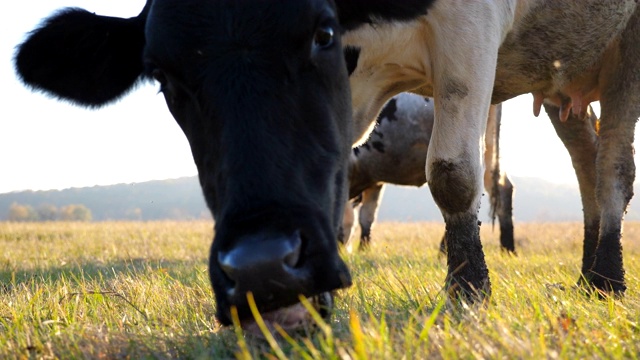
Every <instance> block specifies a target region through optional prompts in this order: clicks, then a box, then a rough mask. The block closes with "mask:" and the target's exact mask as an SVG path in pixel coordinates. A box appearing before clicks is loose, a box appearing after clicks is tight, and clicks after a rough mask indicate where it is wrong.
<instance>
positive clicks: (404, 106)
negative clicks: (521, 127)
mask: <svg viewBox="0 0 640 360" xmlns="http://www.w3.org/2000/svg"><path fill="white" fill-rule="evenodd" d="M501 109H502V107H501V106H500V105H497V106H492V107H491V110H490V112H489V117H488V119H487V133H486V135H485V138H484V146H485V150H484V159H485V171H484V188H485V191H486V192H487V194H488V195H489V202H490V204H491V209H490V215H491V218H492V219H494V220H495V218H496V217H497V218H498V222H499V224H500V244H501V248H502V249H503V250H506V251H508V252H515V246H514V234H513V216H512V196H513V184H512V183H511V181H510V180H509V178H508V177H507V175H506V174H505V173H504V172H502V171H501V170H500V158H499V153H498V151H499V127H500V119H501ZM433 110H434V108H433V100H432V99H430V98H424V97H422V96H418V95H414V94H411V93H402V94H399V95H396V96H394V97H393V98H391V100H389V102H387V104H385V106H384V108H383V109H382V111H381V112H380V115H379V116H378V119H377V121H376V126H375V128H374V130H373V132H372V133H371V134H370V136H369V139H368V140H367V142H365V143H364V144H362V145H360V146H358V147H356V148H354V149H353V154H352V155H351V158H350V159H349V198H350V199H351V206H349V205H347V210H348V211H351V212H353V211H352V210H351V209H350V208H354V207H357V208H358V209H359V211H358V223H359V225H360V229H361V231H360V245H359V247H360V249H364V248H366V247H367V246H368V245H369V242H370V240H371V227H372V225H373V223H374V222H375V218H376V215H377V211H378V206H379V204H380V202H381V200H382V193H383V191H384V184H395V185H405V186H417V187H420V186H422V185H424V184H425V183H426V181H427V179H426V176H425V171H424V165H425V159H426V157H427V148H428V147H429V141H430V138H431V131H432V129H433V120H434V111H433ZM350 223H353V214H348V215H347V216H346V218H345V222H344V224H343V227H344V242H345V243H348V242H349V240H350V237H351V236H350V235H351V226H350Z"/></svg>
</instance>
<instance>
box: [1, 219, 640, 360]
mask: <svg viewBox="0 0 640 360" xmlns="http://www.w3.org/2000/svg"><path fill="white" fill-rule="evenodd" d="M581 227H582V225H581V224H579V223H566V224H528V223H517V224H516V230H515V231H516V240H517V244H516V246H517V251H518V256H517V257H513V256H508V255H504V254H502V253H501V252H500V250H499V245H498V231H497V229H496V231H492V230H491V225H490V224H485V225H483V226H482V230H481V231H482V236H483V243H484V249H485V252H486V259H487V263H488V266H489V269H490V275H491V281H492V284H493V295H492V297H491V300H490V301H489V302H488V304H486V306H484V307H483V306H478V307H472V308H470V309H467V310H465V311H459V312H454V311H452V310H451V309H449V308H447V307H446V306H443V305H444V302H443V299H444V292H443V291H442V285H443V281H444V278H445V274H446V264H445V259H444V258H443V257H442V256H439V255H438V243H439V241H440V237H441V235H442V231H443V229H444V227H443V225H441V224H436V223H406V224H405V223H380V224H377V226H376V227H375V228H374V233H373V235H374V239H373V244H372V248H371V249H370V251H369V252H368V253H366V254H357V253H356V254H345V258H346V261H347V263H348V265H349V266H350V269H351V271H352V274H353V278H354V286H352V287H351V288H350V289H348V290H343V291H340V292H339V293H338V294H337V297H336V306H337V308H336V309H335V314H334V316H333V317H332V319H331V320H330V321H329V323H328V325H323V324H321V325H319V326H318V327H317V330H314V331H311V332H308V333H306V334H304V333H300V334H292V335H291V337H285V338H282V337H281V338H279V339H278V340H277V341H276V343H271V344H269V343H268V342H266V341H264V340H261V339H256V338H254V337H251V336H243V335H242V334H241V333H240V331H239V330H238V329H234V328H233V327H226V328H222V327H220V325H219V324H218V323H217V322H216V321H215V320H214V311H215V310H214V301H213V293H212V290H211V288H210V285H209V279H208V273H207V258H208V252H209V247H210V241H211V240H210V239H211V237H212V235H213V230H212V224H211V223H210V222H150V223H133V222H131V223H129V222H104V223H30V224H27V223H0V358H2V359H15V358H17V359H28V358H29V359H30V358H34V359H35V358H41V359H53V358H73V359H75V358H91V359H114V358H115V359H119V358H123V359H127V358H131V359H140V358H160V359H165V358H188V359H208V358H214V359H227V358H236V357H237V358H250V357H253V358H267V359H276V358H293V359H316V358H317V359H368V358H371V359H403V358H404V359H424V358H429V359H431V358H433V359H457V358H465V359H469V358H487V359H505V358H506V359H511V358H518V359H545V358H546V359H555V358H561V359H627V358H629V359H637V358H638V357H639V356H640V355H638V354H639V353H640V296H639V295H640V281H639V275H638V274H640V224H638V223H627V224H625V232H624V243H623V245H624V250H625V254H624V255H625V256H624V261H625V265H626V270H627V279H628V291H627V294H626V296H625V297H624V298H623V299H622V300H612V299H608V300H599V299H597V298H596V297H593V296H588V295H585V294H584V293H582V292H580V291H578V290H576V289H575V288H574V287H573V284H574V283H575V282H576V280H577V279H578V274H579V269H580V261H581V252H582V244H581V234H582V230H581Z"/></svg>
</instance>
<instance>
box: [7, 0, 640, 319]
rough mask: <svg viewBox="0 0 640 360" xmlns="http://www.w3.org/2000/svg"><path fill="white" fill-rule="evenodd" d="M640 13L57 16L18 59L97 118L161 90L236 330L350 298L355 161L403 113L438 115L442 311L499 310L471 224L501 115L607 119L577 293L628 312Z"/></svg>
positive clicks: (264, 4)
mask: <svg viewBox="0 0 640 360" xmlns="http://www.w3.org/2000/svg"><path fill="white" fill-rule="evenodd" d="M636 7H637V4H636V1H635V0H611V1H601V0H581V1H576V0H499V1H498V0H493V1H466V0H403V1H397V0H336V1H331V0H279V1H260V0H253V1H252V0H219V1H214V0H206V1H205V0H148V2H147V4H146V5H145V7H144V10H143V11H142V12H141V13H140V14H139V15H138V16H136V17H134V18H131V19H121V18H112V17H102V16H99V15H95V14H92V13H90V12H87V11H83V10H78V9H75V10H65V11H63V12H60V13H58V14H56V15H54V16H53V17H51V18H49V19H48V20H47V21H45V23H43V25H42V26H41V27H40V28H39V29H37V30H36V31H35V32H33V33H31V34H30V36H29V38H28V39H27V40H26V42H25V43H23V44H22V45H21V46H20V48H19V52H18V53H17V55H16V68H17V71H18V73H19V74H20V76H21V78H22V79H23V81H24V82H25V83H26V84H28V85H30V86H31V87H33V88H35V89H37V90H41V91H44V92H48V93H52V94H54V95H56V96H58V97H60V98H64V99H69V100H71V101H73V102H75V103H77V104H80V105H83V106H88V107H98V106H101V105H104V104H106V103H109V102H112V101H113V100H115V99H117V98H119V97H121V96H123V95H124V94H125V93H126V92H127V91H129V90H130V89H131V88H132V87H133V86H134V85H135V84H136V83H137V82H138V81H139V80H140V79H150V78H155V79H156V80H157V81H158V82H159V83H160V84H161V90H162V92H163V94H164V97H165V99H166V103H167V105H168V107H169V110H170V111H171V113H172V114H173V116H174V117H175V119H176V121H177V122H178V124H179V125H180V127H181V128H182V130H183V131H184V133H185V135H186V137H187V139H188V140H189V144H190V146H191V149H192V153H193V157H194V161H195V163H196V166H197V168H198V172H199V179H200V183H201V185H202V189H203V193H204V196H205V198H206V201H207V204H208V206H209V208H210V209H211V211H212V214H213V216H214V217H215V219H216V225H215V230H216V234H215V239H214V241H213V245H212V247H211V254H210V261H209V273H210V278H211V282H212V285H213V289H214V293H215V295H216V300H217V316H218V318H219V319H220V320H221V321H222V322H223V323H225V324H229V323H230V322H231V312H232V309H237V310H238V314H239V318H240V319H245V320H246V319H249V318H250V316H251V315H250V311H249V306H248V301H249V300H248V299H247V294H248V293H252V294H253V297H254V298H255V301H256V303H257V305H258V307H259V309H261V310H262V311H270V310H273V311H274V312H275V313H281V312H283V311H287V310H289V309H291V306H297V305H296V304H298V301H299V295H300V294H301V295H304V296H308V297H313V296H317V295H321V294H326V293H327V292H329V291H332V290H334V289H338V288H342V287H346V286H349V284H350V283H351V278H350V274H349V272H348V270H347V268H346V265H345V264H344V262H343V261H342V260H341V259H340V258H339V256H338V251H337V244H336V241H335V239H336V237H337V231H338V228H339V224H340V222H341V218H342V215H343V210H344V204H345V200H346V197H347V194H346V190H347V182H346V180H347V163H348V156H349V154H350V150H351V144H353V143H354V142H355V141H357V140H358V139H361V138H363V137H364V136H365V133H366V132H367V129H368V128H369V127H370V124H371V123H372V122H373V120H374V119H375V117H376V115H377V113H378V111H379V109H380V108H381V107H382V105H383V104H384V103H385V102H386V101H387V100H388V99H390V98H391V97H392V96H393V95H395V94H397V93H400V92H402V91H408V90H412V91H415V92H418V93H421V94H422V95H425V96H431V97H434V99H435V100H434V101H435V110H436V114H435V122H434V128H433V134H432V137H431V142H430V145H429V152H428V156H427V160H426V169H427V181H428V183H429V187H430V189H431V192H432V193H433V196H434V199H435V201H436V203H437V204H438V206H439V207H440V209H441V210H442V213H443V216H444V219H445V222H446V241H447V248H448V251H447V254H448V255H447V262H448V268H449V271H448V276H447V280H446V284H447V288H448V290H449V294H450V295H451V297H452V299H467V300H475V299H477V298H478V297H480V298H481V297H484V296H486V295H488V294H489V293H490V281H489V276H488V270H487V267H486V263H485V260H484V254H483V251H482V245H481V243H480V236H479V231H478V218H477V210H478V205H479V202H480V195H481V188H482V170H481V169H482V166H481V163H482V161H481V158H482V156H481V153H480V148H481V139H482V135H483V134H484V131H485V123H486V118H487V114H488V111H489V106H490V103H494V104H497V103H500V102H503V101H505V100H507V99H509V98H511V97H514V96H516V95H519V94H523V93H528V92H533V93H534V94H535V101H534V103H535V104H536V107H535V108H536V111H537V108H539V106H540V105H541V103H542V100H543V99H547V101H548V102H547V104H549V105H548V106H549V107H555V109H556V110H558V109H561V111H559V112H556V114H558V116H559V118H560V119H565V118H566V117H567V116H569V117H571V116H573V115H571V114H576V115H575V116H581V115H582V113H583V110H584V109H586V105H587V104H588V103H589V102H590V101H594V100H600V102H601V105H602V119H601V126H600V132H599V134H598V146H597V148H595V150H596V152H595V155H594V156H595V160H594V158H592V160H593V162H594V165H593V166H592V169H594V170H593V172H591V173H590V174H593V175H592V176H593V178H595V180H596V181H595V182H594V187H590V186H587V188H588V191H591V192H592V197H593V198H594V199H595V200H596V201H595V203H596V205H595V206H596V209H597V211H596V212H594V213H597V214H599V215H598V217H597V218H595V221H599V227H597V229H598V230H599V231H598V234H599V235H598V236H599V237H597V238H596V240H597V241H595V242H585V254H591V255H590V256H591V257H589V258H587V257H585V261H587V262H588V264H590V265H589V266H587V267H586V268H585V269H587V270H583V275H584V277H585V279H586V281H587V282H588V284H591V285H594V286H595V287H597V288H598V289H601V290H605V291H611V290H613V291H615V292H617V293H621V292H623V291H624V290H625V284H624V270H623V266H622V248H621V244H620V232H621V223H622V215H623V213H624V210H625V208H626V206H627V204H628V202H629V200H630V198H631V195H632V189H631V185H632V183H633V179H634V176H635V166H634V163H633V157H632V152H633V150H632V141H633V130H634V125H635V120H636V119H637V117H638V114H640V109H639V108H638V106H639V105H638V104H639V102H638V101H636V100H637V99H636V97H637V96H638V94H639V93H640V89H638V86H639V85H640V80H639V78H640V76H639V74H638V71H637V65H636V64H638V63H639V60H640V49H639V48H638V47H637V46H636V44H637V43H638V42H639V41H640V30H639V29H638V27H639V25H640V20H639V19H638V17H639V15H638V14H639V12H638V11H637V10H636ZM585 19H589V21H585ZM341 33H342V36H340V35H341ZM343 45H347V46H346V48H345V51H344V53H343ZM345 57H346V59H347V61H346V64H345V60H344V59H345ZM345 65H346V66H345ZM347 72H350V73H351V76H350V84H351V90H350V89H349V81H348V80H349V79H348V78H347V75H348V73H347ZM350 98H351V102H352V104H351V103H350ZM352 105H353V108H351V106H352ZM569 109H571V111H569ZM352 114H353V115H354V117H355V119H354V121H351V115H352ZM354 125H355V132H354V131H353V130H354V129H353V126H354ZM587 172H588V171H587ZM590 176H591V175H590ZM581 185H582V183H581ZM596 189H597V191H596ZM583 195H584V194H583ZM585 213H586V212H585ZM585 217H586V215H585ZM593 254H595V256H593ZM585 256H586V255H585ZM325 298H326V296H321V297H320V299H325ZM321 302H322V301H321ZM296 313H297V312H296Z"/></svg>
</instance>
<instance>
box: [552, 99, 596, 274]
mask: <svg viewBox="0 0 640 360" xmlns="http://www.w3.org/2000/svg"><path fill="white" fill-rule="evenodd" d="M544 108H545V111H546V112H547V115H548V116H549V119H551V124H553V127H554V128H555V130H556V134H558V137H559V138H560V140H562V143H563V144H564V146H565V148H567V151H569V156H570V157H571V163H572V164H573V168H574V170H575V172H576V177H577V178H578V185H579V188H580V199H581V200H582V215H583V219H584V242H583V246H582V276H581V277H580V279H579V280H578V283H582V281H583V280H584V279H585V277H584V276H585V275H586V274H587V273H588V272H589V269H591V268H592V267H593V262H594V260H595V253H596V247H597V246H598V234H599V229H600V208H599V206H598V202H597V201H596V156H597V153H598V134H596V130H595V125H596V124H595V123H596V121H597V117H596V116H595V114H594V113H593V110H592V109H591V108H589V111H588V112H587V114H586V116H585V118H580V117H579V116H576V115H573V114H571V116H570V117H569V119H567V121H565V122H562V121H560V116H559V115H560V109H559V108H558V107H557V106H555V105H549V104H544Z"/></svg>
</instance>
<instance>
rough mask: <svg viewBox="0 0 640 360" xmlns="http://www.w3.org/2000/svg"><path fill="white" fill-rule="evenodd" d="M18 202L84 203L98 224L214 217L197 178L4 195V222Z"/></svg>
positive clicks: (0, 207)
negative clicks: (116, 221)
mask: <svg viewBox="0 0 640 360" xmlns="http://www.w3.org/2000/svg"><path fill="white" fill-rule="evenodd" d="M14 202H16V203H18V204H22V205H31V206H33V207H37V206H39V205H42V204H51V205H55V206H56V207H62V206H65V205H69V204H83V205H85V206H86V207H88V208H89V209H90V210H91V214H92V216H93V220H98V221H100V220H164V219H175V220H192V219H201V218H211V215H210V214H209V210H208V209H207V207H206V205H205V202H204V198H203V196H202V191H201V190H200V185H199V183H198V179H197V178H196V177H185V178H179V179H171V180H155V181H148V182H142V183H133V184H118V185H109V186H93V187H84V188H71V189H65V190H49V191H20V192H11V193H6V194H0V219H2V220H6V218H7V214H8V210H9V207H10V206H11V204H12V203H14Z"/></svg>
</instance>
